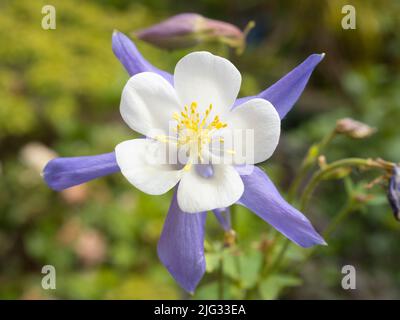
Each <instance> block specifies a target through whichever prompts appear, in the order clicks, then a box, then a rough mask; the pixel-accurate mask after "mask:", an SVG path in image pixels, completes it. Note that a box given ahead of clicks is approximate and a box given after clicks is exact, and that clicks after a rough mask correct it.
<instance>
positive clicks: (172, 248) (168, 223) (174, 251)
mask: <svg viewBox="0 0 400 320" xmlns="http://www.w3.org/2000/svg"><path fill="white" fill-rule="evenodd" d="M206 217H207V214H206V213H185V212H183V211H181V209H180V208H179V206H178V201H177V198H176V192H175V194H174V196H173V198H172V202H171V206H170V208H169V211H168V215H167V218H166V219H165V223H164V228H163V231H162V233H161V237H160V240H159V242H158V246H157V252H158V256H159V258H160V260H161V262H162V263H163V264H164V266H165V267H166V268H167V270H168V271H169V273H170V274H171V275H172V277H173V278H174V279H175V280H176V281H177V282H178V283H179V285H180V286H181V287H182V288H183V289H185V290H186V291H187V292H189V293H193V292H194V290H195V289H196V287H197V284H198V283H199V281H200V280H201V278H202V277H203V275H204V272H205V270H206V260H205V257H204V227H205V222H206Z"/></svg>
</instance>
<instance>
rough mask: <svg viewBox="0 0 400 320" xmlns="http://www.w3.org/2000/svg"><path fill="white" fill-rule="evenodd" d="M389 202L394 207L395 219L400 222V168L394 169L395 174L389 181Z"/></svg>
mask: <svg viewBox="0 0 400 320" xmlns="http://www.w3.org/2000/svg"><path fill="white" fill-rule="evenodd" d="M387 196H388V200H389V203H390V206H391V207H392V210H393V214H394V217H395V218H396V220H399V221H400V167H398V166H396V167H394V169H393V174H392V176H391V177H390V180H389V188H388V194H387Z"/></svg>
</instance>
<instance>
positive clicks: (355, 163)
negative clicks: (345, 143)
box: [300, 158, 394, 211]
mask: <svg viewBox="0 0 400 320" xmlns="http://www.w3.org/2000/svg"><path fill="white" fill-rule="evenodd" d="M393 166H394V164H393V163H391V162H387V161H383V160H380V159H376V160H374V159H363V158H347V159H341V160H338V161H335V162H332V163H330V164H328V165H326V166H324V167H323V168H321V169H320V170H318V171H316V172H315V173H314V174H313V176H312V177H311V179H310V181H309V183H308V184H307V186H306V188H305V189H304V193H303V194H302V196H301V198H300V207H301V211H304V210H306V208H307V205H308V202H309V200H310V198H311V196H312V194H313V192H314V190H315V189H316V187H317V185H318V184H319V182H320V181H321V180H322V179H323V178H324V176H325V175H326V174H328V173H330V172H332V171H334V170H336V169H338V168H341V167H366V168H369V169H374V168H377V169H384V170H388V171H391V170H393Z"/></svg>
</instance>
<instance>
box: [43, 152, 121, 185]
mask: <svg viewBox="0 0 400 320" xmlns="http://www.w3.org/2000/svg"><path fill="white" fill-rule="evenodd" d="M118 171H120V169H119V167H118V164H117V161H116V159H115V152H110V153H105V154H100V155H96V156H86V157H72V158H55V159H53V160H50V161H49V162H48V163H47V165H46V166H45V168H44V169H43V178H44V180H45V181H46V183H47V185H48V186H49V187H50V188H52V189H53V190H56V191H61V190H63V189H67V188H70V187H73V186H76V185H78V184H81V183H84V182H87V181H89V180H93V179H96V178H98V177H102V176H105V175H108V174H111V173H115V172H118Z"/></svg>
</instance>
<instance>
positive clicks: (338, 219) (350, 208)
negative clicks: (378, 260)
mask: <svg viewBox="0 0 400 320" xmlns="http://www.w3.org/2000/svg"><path fill="white" fill-rule="evenodd" d="M356 209H357V202H356V201H355V199H354V198H353V196H352V195H350V198H349V200H348V201H347V203H346V205H345V206H344V207H343V208H342V209H341V210H340V211H339V213H338V214H337V215H336V216H335V218H334V219H333V220H332V222H331V223H330V224H329V225H328V227H327V228H326V229H325V231H324V232H323V233H322V236H323V238H324V239H325V240H328V239H329V238H330V236H331V235H332V233H333V232H335V231H336V229H337V227H338V226H339V225H340V224H341V223H342V222H343V221H344V220H345V219H346V218H347V217H348V216H349V215H350V213H352V212H354V211H355V210H356ZM318 248H319V247H314V248H313V249H311V251H309V252H308V253H307V254H306V255H305V257H304V259H303V260H302V261H301V262H300V263H299V264H298V265H297V266H296V267H295V268H294V269H292V272H293V273H298V272H299V271H300V270H301V268H302V267H303V266H304V264H306V263H307V261H308V260H309V259H310V258H311V257H312V256H313V255H314V254H315V253H316V252H317V250H318Z"/></svg>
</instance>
